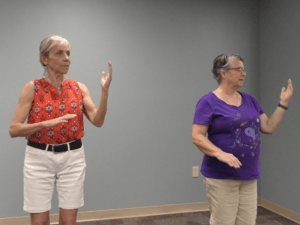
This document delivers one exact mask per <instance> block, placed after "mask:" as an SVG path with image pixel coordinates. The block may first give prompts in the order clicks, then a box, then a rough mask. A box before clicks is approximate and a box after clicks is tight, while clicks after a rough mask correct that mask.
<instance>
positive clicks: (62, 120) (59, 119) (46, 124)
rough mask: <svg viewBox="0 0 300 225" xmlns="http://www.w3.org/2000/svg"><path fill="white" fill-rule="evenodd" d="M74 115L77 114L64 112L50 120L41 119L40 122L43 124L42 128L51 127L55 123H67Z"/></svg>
mask: <svg viewBox="0 0 300 225" xmlns="http://www.w3.org/2000/svg"><path fill="white" fill-rule="evenodd" d="M76 116H77V115H76V114H66V115H64V116H61V117H57V118H55V119H52V120H46V121H43V122H42V124H43V126H44V128H51V127H55V126H56V125H58V124H61V123H67V122H68V121H69V120H70V119H73V118H75V117H76Z"/></svg>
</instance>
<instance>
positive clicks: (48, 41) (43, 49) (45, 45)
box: [40, 35, 70, 73]
mask: <svg viewBox="0 0 300 225" xmlns="http://www.w3.org/2000/svg"><path fill="white" fill-rule="evenodd" d="M59 42H63V43H67V44H68V45H69V47H70V43H69V41H68V40H67V39H65V38H64V37H62V36H58V35H53V36H50V37H47V38H45V39H44V40H42V42H41V44H40V55H44V56H48V54H49V52H50V49H51V48H52V47H54V46H55V45H57V44H58V43H59ZM40 63H41V64H42V66H43V67H44V68H45V73H47V71H46V70H47V66H46V65H45V64H43V63H42V61H41V59H40Z"/></svg>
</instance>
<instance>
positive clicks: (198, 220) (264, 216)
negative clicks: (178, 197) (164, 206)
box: [77, 207, 299, 225]
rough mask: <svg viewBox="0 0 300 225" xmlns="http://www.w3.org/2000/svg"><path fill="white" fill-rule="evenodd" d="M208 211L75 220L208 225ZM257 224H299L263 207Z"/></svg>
mask: <svg viewBox="0 0 300 225" xmlns="http://www.w3.org/2000/svg"><path fill="white" fill-rule="evenodd" d="M209 218H210V212H208V211H205V212H193V213H179V214H171V215H160V216H147V217H135V218H126V219H113V220H98V221H89V222H77V225H209ZM256 224H257V225H267V224H269V225H299V224H298V223H295V222H293V221H291V220H288V219H286V218H284V217H282V216H280V215H278V214H276V213H273V212H272V211H269V210H267V209H265V208H263V207H258V208H257V219H256Z"/></svg>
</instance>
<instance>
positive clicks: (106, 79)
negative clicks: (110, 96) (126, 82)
mask: <svg viewBox="0 0 300 225" xmlns="http://www.w3.org/2000/svg"><path fill="white" fill-rule="evenodd" d="M111 80H112V66H111V62H110V61H109V62H108V73H107V76H105V72H104V71H103V72H102V79H101V87H102V90H103V89H104V90H108V88H109V85H110V82H111Z"/></svg>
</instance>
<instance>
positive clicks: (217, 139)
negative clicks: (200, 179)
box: [193, 92, 264, 180]
mask: <svg viewBox="0 0 300 225" xmlns="http://www.w3.org/2000/svg"><path fill="white" fill-rule="evenodd" d="M239 93H240V94H241V96H242V104H241V105H240V106H239V107H237V106H233V105H228V104H226V103H225V102H224V101H222V100H221V99H219V98H218V97H217V96H216V95H215V94H214V93H212V92H210V93H208V94H207V95H204V96H203V97H202V98H201V99H200V100H199V102H198V104H197V106H196V111H195V117H194V122H193V123H194V124H204V125H209V127H208V131H207V133H208V139H209V140H210V141H211V142H212V143H213V144H214V145H215V146H217V147H219V148H220V149H222V151H224V152H227V153H231V154H233V155H234V156H235V157H236V158H238V159H239V160H240V162H241V163H242V166H241V167H240V168H239V169H236V168H234V167H230V166H229V165H228V164H227V163H223V162H221V161H219V160H218V159H217V158H215V157H210V156H208V155H206V154H204V156H203V162H202V166H201V173H202V174H203V176H205V177H208V178H214V179H233V180H254V179H259V178H260V164H259V155H260V143H261V141H260V133H259V128H260V124H261V121H260V115H261V114H263V113H264V110H263V109H262V108H261V106H260V105H259V103H258V102H257V100H256V99H255V98H254V97H253V96H251V95H249V94H247V93H244V92H239Z"/></svg>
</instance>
